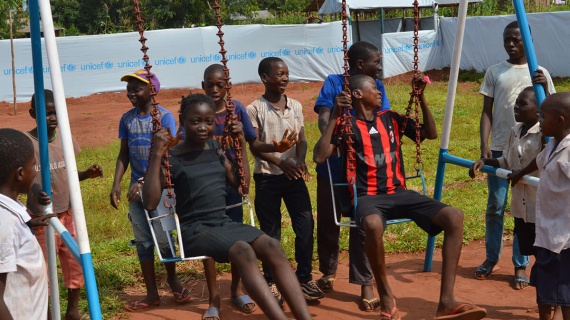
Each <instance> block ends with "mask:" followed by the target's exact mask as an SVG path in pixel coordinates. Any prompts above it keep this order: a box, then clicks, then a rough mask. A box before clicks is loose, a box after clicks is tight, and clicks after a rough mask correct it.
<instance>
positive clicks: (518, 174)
mask: <svg viewBox="0 0 570 320" xmlns="http://www.w3.org/2000/svg"><path fill="white" fill-rule="evenodd" d="M536 170H538V165H537V164H536V157H534V159H532V161H531V162H530V163H529V164H528V165H527V166H526V167H524V168H522V169H521V170H519V171H513V172H512V173H511V174H509V175H508V176H507V179H508V180H509V181H510V182H511V187H512V186H514V185H515V184H517V183H518V182H519V180H520V179H522V177H524V176H526V175H527V174H529V173H533V172H535V171H536Z"/></svg>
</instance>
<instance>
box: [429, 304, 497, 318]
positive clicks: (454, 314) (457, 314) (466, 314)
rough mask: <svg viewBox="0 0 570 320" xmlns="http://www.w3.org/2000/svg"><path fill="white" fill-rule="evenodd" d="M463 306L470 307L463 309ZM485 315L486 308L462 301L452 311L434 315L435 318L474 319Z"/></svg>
mask: <svg viewBox="0 0 570 320" xmlns="http://www.w3.org/2000/svg"><path fill="white" fill-rule="evenodd" d="M465 307H471V309H467V310H463V309H464V308H465ZM461 310H463V311H461ZM486 316H487V310H485V309H484V308H480V307H477V306H475V305H473V304H469V303H462V304H460V305H458V306H457V307H456V308H455V309H453V311H451V312H450V313H449V314H448V315H445V316H439V317H435V320H446V319H447V320H476V319H483V318H485V317H486Z"/></svg>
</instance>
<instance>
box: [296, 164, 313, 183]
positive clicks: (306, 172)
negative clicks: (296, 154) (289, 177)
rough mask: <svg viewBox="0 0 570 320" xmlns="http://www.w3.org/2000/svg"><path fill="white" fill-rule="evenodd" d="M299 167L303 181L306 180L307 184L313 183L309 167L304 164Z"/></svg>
mask: <svg viewBox="0 0 570 320" xmlns="http://www.w3.org/2000/svg"><path fill="white" fill-rule="evenodd" d="M297 167H298V168H299V170H301V177H302V178H303V180H305V181H306V182H309V181H311V175H310V174H309V169H308V168H307V165H306V164H305V163H304V162H303V163H299V164H298V165H297Z"/></svg>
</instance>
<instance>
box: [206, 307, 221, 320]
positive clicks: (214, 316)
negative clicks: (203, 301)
mask: <svg viewBox="0 0 570 320" xmlns="http://www.w3.org/2000/svg"><path fill="white" fill-rule="evenodd" d="M206 319H209V320H220V309H218V308H216V307H211V308H208V309H206V312H204V314H203V315H202V320H206Z"/></svg>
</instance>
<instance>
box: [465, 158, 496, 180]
mask: <svg viewBox="0 0 570 320" xmlns="http://www.w3.org/2000/svg"><path fill="white" fill-rule="evenodd" d="M485 165H487V166H491V167H499V166H500V163H499V160H498V159H493V158H481V159H479V160H477V161H475V162H473V164H472V165H471V167H470V168H469V176H470V177H471V179H473V178H475V172H477V171H480V170H481V168H482V167H483V166H485Z"/></svg>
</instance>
